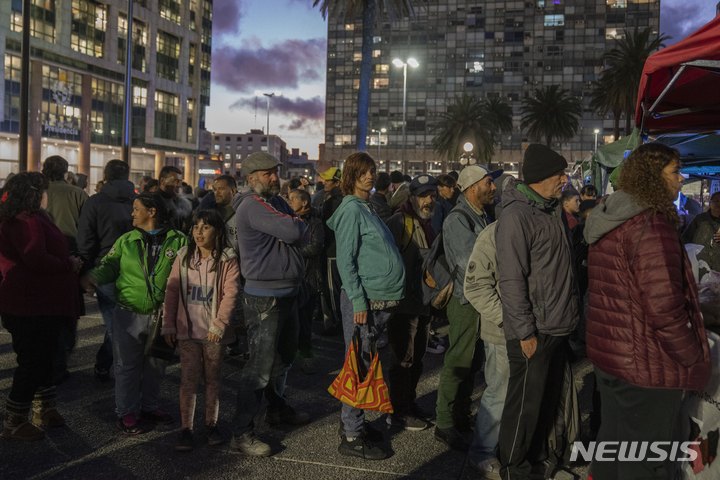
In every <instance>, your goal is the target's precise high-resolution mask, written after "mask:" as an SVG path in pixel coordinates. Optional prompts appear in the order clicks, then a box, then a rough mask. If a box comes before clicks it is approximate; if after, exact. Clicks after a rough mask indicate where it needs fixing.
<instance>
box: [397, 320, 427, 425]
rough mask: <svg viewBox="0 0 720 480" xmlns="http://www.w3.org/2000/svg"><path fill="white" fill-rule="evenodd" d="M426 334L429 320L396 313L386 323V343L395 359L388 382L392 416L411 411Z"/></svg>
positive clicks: (425, 343)
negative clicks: (393, 412)
mask: <svg viewBox="0 0 720 480" xmlns="http://www.w3.org/2000/svg"><path fill="white" fill-rule="evenodd" d="M429 335H430V317H426V316H417V315H408V314H403V313H396V314H395V315H394V316H393V317H392V318H391V319H390V321H389V322H388V341H389V343H390V348H391V349H392V351H393V354H394V357H395V358H394V359H393V363H392V365H391V366H390V369H389V371H388V380H389V389H390V399H391V400H392V404H393V410H395V413H398V414H404V413H408V412H411V411H412V407H413V404H414V403H415V398H416V397H417V392H416V389H417V385H418V382H419V381H420V375H422V371H423V362H422V361H423V357H424V356H425V351H426V350H427V344H428V337H429Z"/></svg>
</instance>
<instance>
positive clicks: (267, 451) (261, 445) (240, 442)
mask: <svg viewBox="0 0 720 480" xmlns="http://www.w3.org/2000/svg"><path fill="white" fill-rule="evenodd" d="M230 448H232V449H233V450H237V451H238V452H240V453H244V454H245V455H250V456H252V457H269V456H270V455H272V448H270V445H268V444H267V443H265V442H263V441H262V440H260V439H259V438H257V437H256V436H255V434H254V433H253V432H247V433H244V434H242V435H240V436H237V437H236V436H233V438H232V441H231V442H230Z"/></svg>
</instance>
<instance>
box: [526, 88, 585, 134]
mask: <svg viewBox="0 0 720 480" xmlns="http://www.w3.org/2000/svg"><path fill="white" fill-rule="evenodd" d="M520 111H521V113H522V118H521V120H520V127H521V128H522V129H523V130H527V133H528V135H529V136H530V138H532V139H533V140H535V141H541V140H545V145H547V146H548V147H549V146H551V144H552V141H553V140H554V139H559V140H566V139H569V138H572V137H574V136H575V134H576V133H577V131H578V129H579V128H580V116H581V115H582V105H581V103H580V100H579V99H578V98H576V97H573V96H572V95H570V94H569V92H568V91H567V90H561V89H560V87H559V86H558V85H551V86H549V87H545V88H542V89H541V88H538V89H536V90H535V95H534V97H530V98H525V99H523V105H522V108H521V110H520Z"/></svg>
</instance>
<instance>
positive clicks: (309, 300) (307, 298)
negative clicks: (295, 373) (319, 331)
mask: <svg viewBox="0 0 720 480" xmlns="http://www.w3.org/2000/svg"><path fill="white" fill-rule="evenodd" d="M308 290H309V287H308ZM303 297H304V298H303V299H302V303H301V304H300V305H299V309H298V319H299V321H300V322H299V327H300V332H299V336H298V351H299V352H300V355H301V356H303V357H312V356H313V348H312V323H313V317H314V315H315V310H316V307H317V305H318V304H319V303H320V294H319V293H317V292H310V291H308V292H306V293H305V295H303ZM299 303H300V302H299Z"/></svg>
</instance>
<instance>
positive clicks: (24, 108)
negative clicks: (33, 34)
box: [18, 0, 31, 172]
mask: <svg viewBox="0 0 720 480" xmlns="http://www.w3.org/2000/svg"><path fill="white" fill-rule="evenodd" d="M30 3H31V2H30V0H23V7H22V16H23V30H22V58H21V59H20V138H19V140H18V141H19V142H20V144H19V145H18V147H19V148H18V170H19V171H20V172H27V170H28V121H29V119H30V111H29V110H30Z"/></svg>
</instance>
